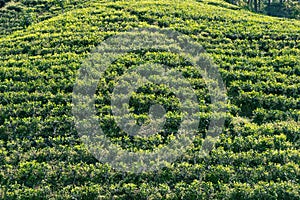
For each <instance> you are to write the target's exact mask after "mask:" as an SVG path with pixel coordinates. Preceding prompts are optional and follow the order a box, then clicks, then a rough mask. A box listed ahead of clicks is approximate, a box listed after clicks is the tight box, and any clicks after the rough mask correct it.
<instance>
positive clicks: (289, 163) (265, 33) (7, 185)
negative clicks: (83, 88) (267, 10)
mask: <svg viewBox="0 0 300 200" xmlns="http://www.w3.org/2000/svg"><path fill="white" fill-rule="evenodd" d="M26 2H27V1H26ZM69 3H70V5H73V4H72V2H71V1H70V2H69ZM73 3H74V2H73ZM42 4H44V5H46V4H45V3H44V2H43V1H36V4H34V5H33V4H32V8H33V9H37V10H38V9H39V6H36V5H42ZM78 4H79V3H78ZM24 5H25V4H24ZM80 5H83V4H81V3H80ZM84 5H85V6H82V7H76V6H75V7H74V8H70V11H65V12H64V13H59V12H58V13H54V14H51V17H50V18H49V19H46V18H47V17H46V15H48V14H46V15H43V16H44V17H45V20H43V21H42V22H40V23H33V24H31V25H29V26H24V27H22V26H21V27H20V28H16V27H19V26H20V25H19V22H16V23H15V24H17V25H15V24H14V23H11V22H9V23H6V24H4V25H2V24H1V30H2V31H1V33H5V34H2V37H1V38H0V49H1V51H0V102H1V103H0V111H1V112H0V164H1V165H0V186H1V187H0V198H1V199H22V200H23V199H268V200H269V199H299V198H300V193H299V191H300V152H299V149H300V124H299V115H300V110H299V109H300V59H299V55H300V22H299V21H296V20H285V19H279V18H272V17H267V16H262V15H257V14H253V13H250V12H247V11H242V10H239V9H238V8H237V7H235V6H231V5H229V4H227V3H224V2H222V1H217V0H215V1H194V0H186V1H171V0H166V1H160V2H158V1H151V0H141V1H103V2H98V3H97V2H88V1H87V3H86V4H84ZM6 6H7V5H6ZM5 9H8V8H7V7H5ZM50 10H51V9H50ZM32 13H34V12H32ZM2 14H3V13H2ZM5 14H7V15H8V14H9V13H6V12H5ZM56 15H57V16H56ZM14 16H15V15H11V16H9V17H4V18H1V19H3V20H7V19H9V20H14V19H15V20H16V21H18V20H19V19H18V18H16V17H14ZM136 27H156V28H161V29H171V30H175V31H178V32H180V33H183V34H186V35H188V36H190V37H191V38H193V39H194V40H195V41H196V42H197V43H198V44H201V45H202V46H203V47H204V48H205V49H206V51H207V52H208V53H209V55H210V56H211V57H212V58H213V60H214V62H215V63H216V64H217V65H218V66H219V71H220V73H221V75H222V77H223V81H224V83H225V84H226V88H227V91H228V94H227V95H228V103H227V104H226V105H224V106H225V107H226V108H227V112H226V114H224V113H223V114H224V115H223V116H225V118H226V121H225V128H224V129H223V131H222V134H221V135H220V137H219V138H218V140H217V143H216V144H215V148H214V149H213V150H212V151H211V152H210V154H209V155H207V156H206V157H203V156H201V155H200V154H199V151H200V147H201V144H202V142H203V137H204V136H205V127H206V126H207V122H208V121H209V118H210V111H211V107H210V104H209V96H208V95H207V90H206V89H205V86H204V85H203V80H202V78H201V75H199V73H197V72H195V71H194V70H193V68H191V67H189V64H188V63H187V62H185V61H184V60H182V59H181V58H180V56H179V55H175V54H172V53H169V52H156V51H153V50H152V51H147V52H132V53H130V54H128V55H126V56H124V57H123V58H122V59H120V60H118V61H117V62H115V63H114V64H113V65H111V66H110V67H109V69H108V70H107V72H106V75H107V76H106V77H105V78H104V79H103V80H101V84H99V87H98V90H97V97H96V104H97V105H96V107H97V110H98V114H99V115H100V116H102V117H101V121H100V123H101V126H102V127H103V129H104V130H105V134H106V135H107V136H108V137H110V138H111V140H112V142H114V143H118V144H119V145H120V146H122V147H123V148H125V149H126V148H127V149H130V150H136V149H139V150H140V149H143V148H145V149H151V148H155V147H157V148H159V145H164V144H165V143H166V142H168V140H171V138H172V137H171V136H172V133H176V129H178V122H179V121H180V120H178V119H180V113H177V111H176V108H177V107H178V104H177V101H176V99H175V97H173V96H172V94H171V93H170V91H169V90H168V88H164V87H157V86H151V85H150V86H147V87H144V88H141V89H140V90H139V91H138V92H137V93H136V94H135V95H134V96H133V97H132V99H131V106H132V109H133V111H134V112H135V113H136V117H137V119H141V120H142V121H143V120H147V116H146V115H147V112H148V110H147V109H149V104H151V103H153V102H159V103H164V106H165V107H166V108H168V109H169V110H168V109H167V110H168V111H170V112H169V114H170V116H169V118H167V119H169V121H168V120H167V122H168V123H169V124H168V126H167V130H166V131H165V132H163V133H160V134H156V135H154V136H153V137H151V138H150V139H149V140H141V139H140V138H130V137H128V136H127V135H126V134H125V133H124V132H122V131H121V130H120V129H118V127H116V126H111V124H114V122H113V121H112V117H111V115H112V113H111V108H110V107H109V104H108V102H109V100H110V99H109V96H110V93H111V91H112V89H113V86H114V84H115V81H114V80H115V78H117V77H118V76H120V75H122V74H123V73H124V71H125V70H126V69H128V68H130V67H131V66H136V65H138V64H141V63H147V62H153V61H155V62H158V63H162V64H166V65H171V66H173V67H174V68H176V69H178V70H180V71H182V72H183V73H184V74H185V76H186V78H187V79H188V80H189V81H190V83H191V85H193V87H194V88H195V91H196V94H197V97H198V100H199V102H200V103H199V108H200V110H201V112H200V113H199V116H200V118H201V125H200V126H199V130H198V132H197V136H196V138H195V141H194V142H193V145H191V146H190V148H189V149H188V150H187V152H186V153H185V154H184V155H182V156H180V157H178V159H177V161H176V162H174V163H169V164H168V165H167V167H165V168H163V169H160V170H158V171H156V172H144V173H141V174H135V173H125V172H120V171H117V170H115V169H113V168H112V167H111V166H110V165H109V164H103V163H100V162H98V161H97V160H96V159H95V158H94V157H93V155H92V154H91V153H90V152H89V151H88V150H87V148H86V147H85V146H84V144H83V143H82V142H81V140H80V138H79V136H78V133H77V131H76V129H75V126H74V117H73V115H72V112H71V110H72V91H73V86H74V83H75V79H76V75H77V73H78V72H77V70H78V69H79V68H80V67H81V63H82V62H83V60H84V59H85V58H86V57H87V56H88V54H89V52H90V51H91V50H92V49H93V48H94V47H96V46H97V45H98V44H99V43H101V41H103V40H105V39H106V38H108V37H109V36H113V35H116V34H117V33H120V32H124V31H126V30H130V29H132V28H136ZM6 30H7V31H6ZM7 33H9V34H7ZM162 94H167V95H166V96H164V95H162ZM144 146H146V147H144Z"/></svg>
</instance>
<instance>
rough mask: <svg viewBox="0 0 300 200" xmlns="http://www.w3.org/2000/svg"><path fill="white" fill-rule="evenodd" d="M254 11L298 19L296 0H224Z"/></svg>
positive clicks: (299, 16) (299, 15) (298, 12)
mask: <svg viewBox="0 0 300 200" xmlns="http://www.w3.org/2000/svg"><path fill="white" fill-rule="evenodd" d="M226 1H227V2H229V3H232V4H235V5H238V6H240V7H243V8H246V9H248V10H252V11H254V12H258V13H262V14H267V15H271V16H276V17H286V18H294V19H300V1H298V0H226Z"/></svg>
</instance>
